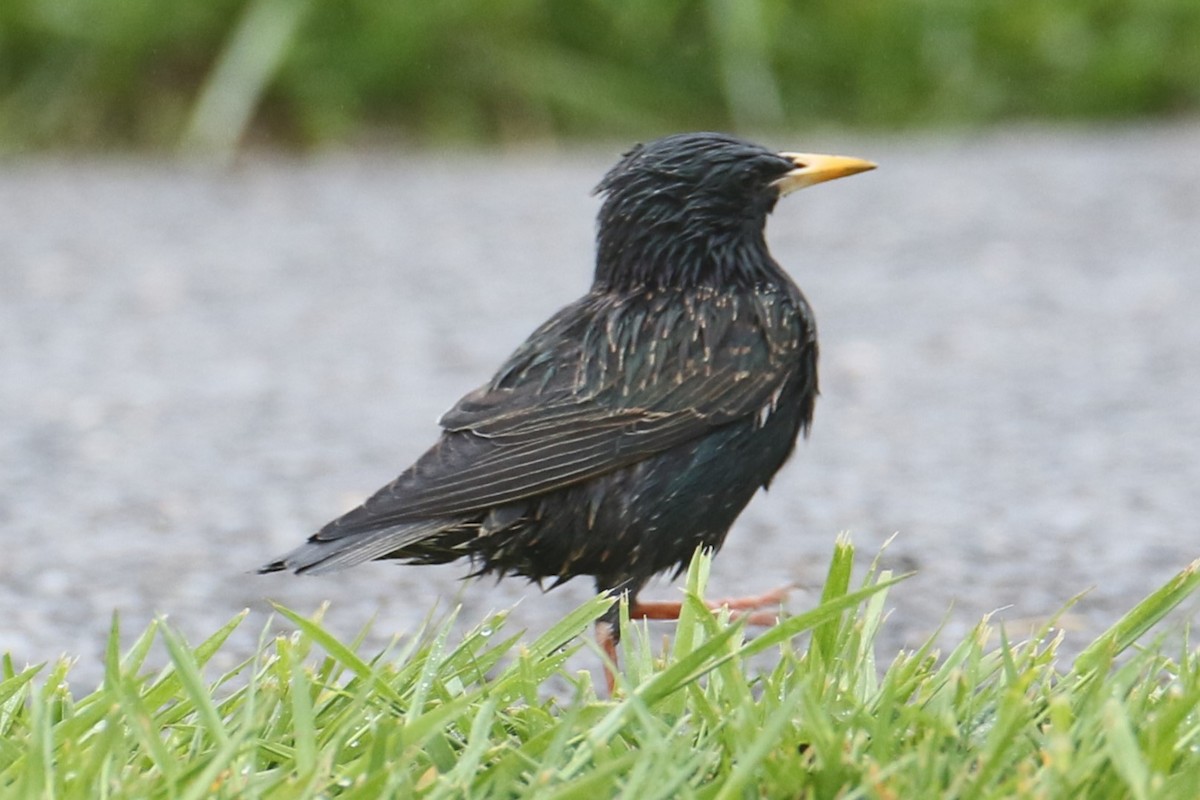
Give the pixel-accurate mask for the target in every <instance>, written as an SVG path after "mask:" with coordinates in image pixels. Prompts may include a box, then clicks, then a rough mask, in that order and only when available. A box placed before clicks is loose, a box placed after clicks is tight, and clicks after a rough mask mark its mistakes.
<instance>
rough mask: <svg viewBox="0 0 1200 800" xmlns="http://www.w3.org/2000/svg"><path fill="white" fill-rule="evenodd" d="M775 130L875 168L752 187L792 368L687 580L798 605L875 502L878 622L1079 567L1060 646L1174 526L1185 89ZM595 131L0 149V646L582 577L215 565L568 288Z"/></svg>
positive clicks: (1073, 638)
mask: <svg viewBox="0 0 1200 800" xmlns="http://www.w3.org/2000/svg"><path fill="white" fill-rule="evenodd" d="M775 144H778V145H779V146H780V147H781V149H783V148H786V149H800V150H818V151H819V150H826V151H834V152H847V153H851V154H854V155H861V156H864V157H868V158H872V159H874V160H877V161H878V162H880V164H881V168H880V169H879V170H878V171H876V172H874V173H871V174H869V175H865V176H860V177H856V178H854V179H853V180H848V181H845V182H838V183H836V184H832V185H829V186H822V187H818V188H816V189H813V190H811V191H806V192H803V193H801V194H800V195H798V196H796V197H794V198H789V199H788V200H786V201H785V202H784V203H782V204H781V205H780V207H779V209H778V210H777V212H776V214H775V216H774V217H773V218H772V221H771V224H770V227H769V230H768V235H769V239H770V241H771V244H772V248H773V250H774V252H775V254H776V256H777V258H778V259H779V261H780V262H781V263H783V264H784V265H785V266H787V267H788V268H789V269H790V271H791V272H792V274H793V275H794V276H795V277H796V279H797V281H798V282H799V283H800V285H801V286H802V287H804V289H805V292H806V293H807V294H808V296H809V299H810V300H811V301H812V303H813V306H814V307H815V309H816V311H817V315H818V319H819V321H820V323H821V332H822V342H823V359H822V367H823V374H822V379H823V390H824V393H823V396H822V399H821V401H820V403H819V405H818V409H817V420H816V426H815V429H814V432H813V435H812V437H811V439H810V440H809V441H808V442H807V443H806V444H804V445H802V446H801V447H800V448H798V450H797V454H796V456H795V457H794V458H793V459H792V461H791V463H790V464H789V465H788V466H787V467H785V469H784V471H783V472H782V473H781V474H780V476H779V478H778V480H777V482H776V484H775V485H774V487H773V488H772V490H771V491H770V493H769V494H767V495H765V496H760V497H758V498H757V499H756V500H755V501H754V502H753V503H752V504H751V506H750V508H749V509H748V510H747V512H746V513H745V514H744V515H743V517H742V518H741V520H740V521H739V522H738V524H737V526H736V527H735V529H734V531H733V533H732V534H731V536H730V538H729V540H728V542H727V545H726V548H725V550H724V552H723V553H722V554H721V557H720V558H718V559H717V562H716V567H715V569H714V578H713V581H712V584H713V586H712V592H713V593H714V594H726V593H746V592H752V591H757V590H760V589H763V588H767V587H770V586H774V585H776V584H780V583H783V582H786V581H789V580H798V581H800V582H801V583H802V585H803V586H805V587H807V589H805V590H801V591H800V592H798V593H797V595H795V597H794V598H793V600H792V607H793V608H804V607H806V606H807V605H810V604H811V603H812V602H814V601H815V592H816V591H817V590H819V585H820V581H821V579H822V577H823V572H824V569H825V565H826V563H827V560H828V555H829V553H830V551H831V545H832V541H833V539H834V537H835V535H836V534H837V533H838V532H839V531H843V530H848V531H850V532H851V534H852V536H853V538H854V541H855V543H856V545H857V546H858V548H859V551H860V554H861V555H862V556H863V558H864V562H865V561H866V560H867V559H869V558H870V556H871V555H873V554H874V553H875V552H876V551H877V550H878V548H879V547H880V545H881V544H882V543H883V542H884V541H885V540H886V539H887V538H888V537H890V536H891V535H892V534H893V533H896V532H898V534H899V535H898V537H897V538H896V540H895V542H894V543H893V544H892V545H891V547H890V548H889V549H888V550H887V554H886V556H885V562H886V563H887V564H888V565H889V566H892V567H894V568H896V569H900V570H904V569H910V568H912V569H917V570H918V575H917V576H916V577H915V578H913V579H912V580H910V581H908V582H907V583H905V584H904V585H902V586H901V587H899V588H898V589H896V590H894V591H893V594H892V596H891V605H892V606H893V608H894V612H893V614H892V616H891V619H890V622H889V624H888V625H887V626H886V629H885V630H886V633H885V637H884V641H883V647H884V648H890V649H892V650H894V649H895V648H896V647H899V646H902V645H911V644H914V643H917V642H919V641H920V640H921V639H923V638H924V637H925V636H927V635H928V634H929V633H930V632H932V631H933V630H934V629H935V628H936V627H937V626H938V625H939V624H940V623H941V622H942V621H943V620H946V621H947V623H946V635H947V636H958V635H961V633H962V632H963V631H965V630H966V629H967V628H969V627H970V626H971V625H973V624H974V623H975V622H976V621H977V620H978V618H979V617H980V616H981V615H982V614H984V613H987V612H989V611H992V610H995V609H1004V610H1003V611H1001V612H1000V614H999V616H1000V617H1001V618H1002V619H1005V620H1007V621H1008V622H1009V624H1010V625H1012V626H1014V627H1020V626H1023V625H1024V624H1025V623H1024V621H1025V620H1029V619H1034V620H1037V619H1041V618H1044V616H1045V615H1048V614H1050V613H1052V612H1054V611H1055V610H1057V609H1058V608H1059V607H1060V606H1061V605H1062V604H1063V603H1065V602H1066V601H1067V600H1068V599H1069V598H1071V597H1072V596H1073V595H1075V594H1077V593H1078V592H1081V591H1083V590H1085V589H1089V587H1091V591H1090V593H1089V594H1087V596H1086V597H1085V598H1084V599H1083V600H1082V601H1081V602H1080V603H1079V604H1078V605H1077V606H1076V607H1075V609H1074V611H1073V613H1072V615H1071V616H1070V617H1069V618H1068V619H1067V627H1068V630H1069V634H1068V635H1069V642H1072V643H1075V644H1076V645H1079V644H1082V643H1083V642H1085V641H1086V637H1088V636H1090V635H1093V634H1095V633H1097V632H1098V631H1099V630H1102V629H1103V628H1104V627H1106V626H1107V625H1108V624H1110V623H1111V622H1112V621H1113V620H1114V619H1115V618H1116V617H1117V616H1118V615H1119V614H1120V613H1121V612H1122V611H1124V610H1126V609H1127V608H1128V607H1129V606H1130V605H1131V604H1132V603H1133V602H1135V601H1136V600H1138V599H1140V598H1141V597H1142V596H1144V595H1145V594H1146V593H1147V592H1149V591H1150V590H1152V589H1154V588H1156V587H1157V586H1158V585H1159V584H1160V583H1161V582H1162V581H1164V580H1165V579H1166V578H1167V577H1169V576H1170V575H1171V574H1173V573H1174V572H1175V571H1176V570H1178V569H1179V568H1181V567H1182V566H1184V565H1185V564H1186V563H1187V562H1188V561H1189V560H1191V559H1192V558H1194V557H1196V556H1197V555H1200V531H1198V530H1197V523H1196V510H1197V505H1198V502H1197V486H1198V485H1200V459H1198V458H1197V449H1198V445H1200V402H1198V399H1197V398H1198V397H1200V317H1198V316H1197V313H1196V309H1197V308H1200V123H1195V122H1193V123H1190V124H1178V125H1173V126H1168V127H1157V128H1117V129H1112V130H1108V131H1088V132H1082V131H1055V130H1042V129H1026V128H1018V129H1009V130H1003V131H996V132H991V133H988V134H986V135H970V136H966V135H963V136H958V137H949V138H923V139H921V138H918V139H905V138H878V139H862V138H857V137H834V136H831V135H824V136H810V137H805V138H804V140H803V141H800V140H797V141H778V142H775ZM621 149H622V148H621V147H620V146H611V147H602V146H597V147H592V148H590V149H587V150H579V151H571V152H561V151H545V152H542V151H528V152H519V153H515V154H500V153H493V154H479V153H461V154H439V155H429V154H419V155H402V154H391V153H387V154H384V153H368V154H333V155H327V156H321V157H318V158H314V159H311V160H304V161H292V160H285V159H282V158H280V157H252V158H247V159H246V160H245V161H244V162H243V163H242V164H240V165H239V166H238V167H237V168H236V169H233V170H231V171H219V170H208V169H203V168H200V167H196V166H194V165H192V166H189V165H180V164H173V163H154V162H147V161H106V160H83V161H45V162H32V163H9V164H6V165H4V167H3V169H2V170H0V207H2V208H4V209H5V213H4V214H3V215H0V248H2V249H0V419H3V421H4V424H3V426H2V427H0V452H3V454H4V455H3V459H2V460H0V526H2V527H0V531H3V541H4V543H5V553H4V555H3V557H2V558H0V651H11V652H12V654H13V656H14V657H15V659H16V660H17V661H18V662H22V661H26V660H28V661H41V660H44V659H47V658H53V657H55V656H57V655H59V654H61V653H71V654H77V655H79V656H81V662H80V664H79V665H78V667H77V668H76V671H75V672H74V675H75V676H76V683H77V684H79V683H84V684H86V683H88V682H92V681H95V680H96V679H97V678H98V677H99V674H100V672H99V666H98V663H99V662H98V659H99V656H100V654H101V653H102V650H103V645H104V640H105V636H106V632H107V630H108V627H109V625H110V617H111V614H112V612H113V609H118V610H119V611H120V613H121V615H122V624H123V627H124V629H125V630H126V631H127V635H130V634H132V633H133V632H135V631H137V630H140V629H141V628H142V627H143V626H144V625H145V624H146V622H147V621H148V620H149V619H150V618H151V617H152V616H153V615H154V614H156V613H163V614H167V615H169V617H170V618H171V619H172V620H173V621H174V622H175V624H177V625H178V626H180V627H181V628H182V629H183V630H184V631H185V633H186V634H187V635H188V636H189V637H192V638H198V637H200V636H203V635H206V634H207V633H209V632H211V631H212V630H213V629H214V628H215V627H217V626H218V625H219V624H221V623H222V622H224V621H225V620H227V619H228V618H229V617H230V616H231V615H233V614H234V613H236V612H237V611H238V610H240V609H241V608H243V607H250V608H251V609H252V616H251V619H250V621H249V622H247V623H246V624H245V625H243V627H242V628H241V629H240V630H239V632H238V633H237V634H236V635H235V637H234V640H233V644H234V646H233V647H232V648H231V649H230V650H229V652H227V653H225V654H223V656H222V658H223V659H224V660H223V661H222V662H221V665H227V664H230V663H233V660H234V658H235V657H236V656H237V655H238V654H239V653H243V654H244V653H246V652H248V651H249V650H251V649H252V648H253V647H254V644H255V642H256V641H257V639H258V636H259V633H260V631H261V630H262V626H263V625H264V624H265V620H266V618H267V615H268V612H269V606H268V605H267V599H268V598H269V599H274V600H277V601H279V602H282V603H284V604H286V605H289V606H291V607H293V608H296V609H298V610H302V611H306V612H307V611H310V610H312V609H313V608H314V607H316V606H317V605H318V604H319V603H320V602H321V601H323V600H329V601H331V603H332V607H331V610H330V612H329V615H328V617H327V619H328V620H329V621H330V624H331V625H332V627H334V629H335V630H338V631H339V632H341V633H344V634H346V635H349V634H352V633H353V632H354V631H356V630H357V629H358V628H359V627H360V626H361V625H363V624H364V623H365V622H367V621H368V620H369V619H371V618H372V617H374V618H375V630H376V635H377V637H379V638H378V640H379V641H383V640H384V639H385V638H386V637H387V636H390V635H391V634H392V633H394V632H397V631H401V632H402V631H408V630H412V629H413V628H414V627H415V626H416V625H418V624H419V623H420V621H421V620H422V619H423V618H424V617H425V616H426V615H427V614H428V613H429V611H430V609H431V608H432V607H434V606H435V604H439V608H441V609H442V610H445V609H448V608H450V607H452V606H453V605H454V604H455V603H458V602H461V604H462V606H463V610H462V612H461V620H462V622H461V623H460V624H464V625H465V624H469V623H475V622H478V621H479V620H480V619H481V618H482V617H483V616H484V615H485V614H486V613H487V612H488V611H489V610H491V609H501V608H507V607H509V606H512V605H513V604H515V603H518V601H521V602H520V603H519V605H518V607H517V608H516V610H515V611H514V614H513V620H514V624H516V625H518V626H520V627H524V628H528V629H530V630H531V631H537V630H540V629H543V628H544V627H545V626H546V625H548V624H550V623H551V622H552V621H553V620H555V619H556V618H557V617H558V616H559V615H560V614H561V613H562V612H563V611H564V609H566V608H568V607H572V606H573V605H574V604H576V603H578V602H580V601H581V600H582V599H583V598H585V597H586V596H587V595H588V593H589V591H590V587H589V586H588V585H587V583H586V582H582V581H576V582H574V583H571V584H569V585H567V586H566V587H563V588H561V589H558V590H555V591H554V592H553V593H551V594H549V595H545V596H543V595H541V593H540V592H539V591H538V590H537V589H536V588H534V587H527V586H524V585H522V584H521V583H519V582H518V581H506V582H503V583H501V584H499V585H496V584H494V583H493V582H491V581H490V580H489V581H483V582H469V583H466V584H464V583H462V582H460V581H459V580H458V578H459V577H460V575H461V574H462V573H463V572H464V570H463V569H462V568H461V567H459V566H453V565H452V566H448V567H437V568H431V567H426V568H417V567H397V566H395V565H384V564H372V565H367V566H365V567H360V568H357V569H355V570H354V571H351V572H347V573H342V574H339V575H335V576H329V577H324V578H297V577H293V576H287V575H272V576H264V577H259V576H255V575H251V574H249V571H250V570H252V569H253V568H254V567H256V566H257V565H258V564H260V563H262V562H264V561H266V560H267V559H268V558H270V557H272V556H276V555H278V554H279V553H280V552H282V551H284V550H286V549H288V548H290V547H292V546H293V545H295V544H297V543H298V542H299V541H301V540H302V539H303V538H304V537H305V536H307V535H308V534H309V533H310V532H311V531H312V530H314V529H315V528H316V527H318V526H319V525H320V524H321V523H323V522H325V521H326V520H327V519H329V518H331V517H332V516H334V515H336V514H337V513H339V512H340V511H342V510H344V509H346V508H348V507H350V506H351V505H353V504H354V503H355V502H357V501H358V500H359V499H361V498H362V497H363V496H364V495H365V494H367V493H369V492H370V491H372V490H374V489H375V488H376V487H377V486H379V485H381V484H382V483H384V482H386V481H388V480H390V479H391V478H392V477H393V476H394V474H395V473H397V472H398V471H399V470H400V469H401V468H402V467H404V466H405V465H407V464H408V463H409V461H410V460H411V459H413V458H414V457H415V456H417V455H418V454H419V453H420V452H421V451H422V450H423V449H424V448H425V447H427V446H428V445H429V444H431V443H432V441H433V439H434V437H435V434H436V428H435V426H434V420H435V419H436V418H437V416H438V415H439V413H440V412H441V411H443V410H444V409H445V408H447V407H449V406H450V405H451V404H452V403H453V402H454V400H456V399H457V398H458V397H459V396H460V395H461V394H462V393H463V392H465V391H467V390H469V389H471V388H473V387H474V386H475V385H477V384H478V383H480V382H482V381H483V380H485V379H486V378H487V377H489V376H490V374H491V372H492V370H493V369H494V367H495V366H496V365H497V364H498V363H499V362H500V360H501V359H502V358H503V357H504V356H505V355H506V354H507V353H508V352H509V351H510V350H511V349H512V348H513V347H514V346H515V345H516V344H517V343H518V342H519V341H520V340H521V339H522V338H523V337H524V336H525V335H526V334H527V333H528V332H529V331H530V330H532V328H533V327H534V326H535V325H536V324H537V323H539V322H540V321H541V320H542V319H543V318H544V317H546V316H547V315H548V314H549V313H550V312H552V311H553V310H554V309H556V308H557V307H558V306H560V305H562V304H564V303H566V302H568V301H569V300H571V299H573V298H574V297H575V296H576V295H578V294H579V293H581V292H582V291H583V290H584V289H585V287H586V285H587V283H588V280H589V275H590V269H591V256H592V253H591V248H592V242H591V239H592V232H593V227H592V226H593V217H594V214H595V212H596V209H597V202H596V200H595V198H592V197H590V196H589V194H588V192H589V190H590V189H591V187H592V186H593V185H594V184H595V183H596V181H597V180H598V179H599V177H600V175H601V173H602V171H603V170H604V169H605V168H606V167H607V166H608V164H609V163H610V162H611V161H612V160H613V159H614V158H615V157H616V156H617V155H618V154H619V152H620V151H621ZM675 591H676V590H675V589H673V588H671V587H670V586H668V585H666V584H665V583H664V584H660V585H657V586H654V587H652V588H651V590H650V591H649V592H648V595H649V596H655V595H660V596H668V597H669V596H672V595H673V594H674V592H675ZM1189 611H1190V613H1191V615H1192V616H1198V615H1200V612H1198V611H1197V607H1196V605H1193V606H1192V607H1191V608H1190V609H1189ZM664 630H667V629H664ZM888 655H890V654H889V653H887V652H883V653H881V656H885V657H886V656H888Z"/></svg>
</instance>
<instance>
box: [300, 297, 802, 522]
mask: <svg viewBox="0 0 1200 800" xmlns="http://www.w3.org/2000/svg"><path fill="white" fill-rule="evenodd" d="M636 300H637V301H631V299H630V298H628V297H625V298H611V297H607V296H595V295H589V296H586V297H585V298H584V299H583V300H581V301H580V302H579V303H576V304H574V305H573V306H568V307H567V308H566V309H563V311H562V312H560V313H559V314H558V315H556V316H555V317H553V318H552V319H551V320H550V321H549V322H547V323H546V325H544V326H542V328H540V329H539V330H538V331H536V332H535V333H534V334H533V335H532V336H531V337H530V339H529V340H528V341H527V342H526V343H525V344H524V345H522V347H521V348H519V349H518V350H517V352H516V353H514V354H513V356H512V357H511V358H510V359H509V361H508V362H506V364H505V365H504V367H502V368H501V370H500V371H499V373H497V375H496V377H495V378H493V380H492V381H491V382H490V383H488V384H487V385H485V386H483V387H481V388H479V389H477V390H476V391H474V392H471V393H470V394H468V395H467V396H466V397H464V398H462V400H460V401H459V402H458V403H457V404H456V405H455V406H454V408H452V409H451V410H450V411H448V412H447V413H446V414H445V415H444V416H443V418H442V420H441V425H442V427H443V428H444V429H445V433H444V434H443V436H442V439H441V440H440V441H439V442H438V444H437V445H435V446H434V447H433V448H432V449H431V450H429V451H428V452H427V453H426V454H425V455H424V456H422V457H421V458H420V459H419V460H418V461H417V463H416V464H414V465H413V466H412V467H411V468H410V469H408V470H407V471H406V472H405V473H404V474H402V475H401V476H400V477H399V478H397V479H396V480H395V481H393V482H392V483H391V484H388V485H387V486H385V487H384V488H383V489H381V490H380V491H379V492H377V493H376V494H375V495H374V496H372V497H371V498H370V499H368V500H367V502H366V503H364V504H363V505H362V506H361V507H360V508H358V509H356V510H355V511H352V512H350V513H349V514H347V515H346V516H345V517H343V518H342V519H340V520H338V521H337V522H335V523H331V525H330V526H329V529H327V530H325V531H322V536H323V537H324V536H329V535H330V534H335V531H336V534H341V535H345V534H348V533H353V532H359V531H363V530H370V529H377V528H379V527H383V526H388V525H397V524H405V523H411V522H415V521H418V520H422V519H429V518H431V517H443V518H444V517H453V516H458V515H465V514H470V513H474V512H479V511H482V510H485V509H488V508H490V507H493V506H497V505H503V504H506V503H511V502H515V501H518V500H522V499H525V498H529V497H532V496H535V495H539V494H542V493H545V492H549V491H553V490H555V489H559V488H562V487H565V486H569V485H571V484H574V483H578V482H580V481H583V480H587V479H589V478H592V477H596V476H598V475H602V474H605V473H607V472H611V471H613V470H616V469H619V468H621V467H624V466H627V465H629V464H633V463H636V462H638V461H641V460H643V459H645V458H648V457H650V456H653V455H655V454H657V453H661V452H663V451H664V450H667V449H669V448H671V447H674V446H676V445H679V444H682V443H684V442H687V441H689V440H692V439H694V438H696V437H699V436H702V435H703V434H704V433H706V432H707V431H709V430H711V429H712V428H714V427H717V426H720V425H724V424H726V423H729V422H732V421H736V420H739V419H744V418H749V417H752V416H754V415H756V414H760V413H769V412H770V411H771V410H773V409H774V405H775V404H776V403H777V402H778V400H779V397H780V394H781V393H782V391H783V387H784V385H785V383H786V381H787V380H788V379H789V377H791V376H793V375H800V376H801V377H802V378H803V379H805V380H811V381H813V382H815V380H816V374H815V357H816V345H815V338H814V335H813V331H812V325H811V321H810V319H809V316H808V313H807V308H806V307H804V306H803V300H798V301H797V299H796V298H793V297H791V296H790V295H782V296H781V295H778V294H765V295H764V294H748V295H741V296H727V295H721V296H714V297H706V296H691V295H689V297H688V298H684V299H683V300H681V299H680V298H679V297H664V296H655V295H648V296H645V297H640V298H637V299H636ZM806 351H807V352H808V353H809V356H810V357H809V358H808V359H806V358H805V356H804V353H805V352H806ZM806 373H807V374H806ZM339 528H340V529H341V530H338V529H339ZM336 534H335V535H336Z"/></svg>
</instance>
